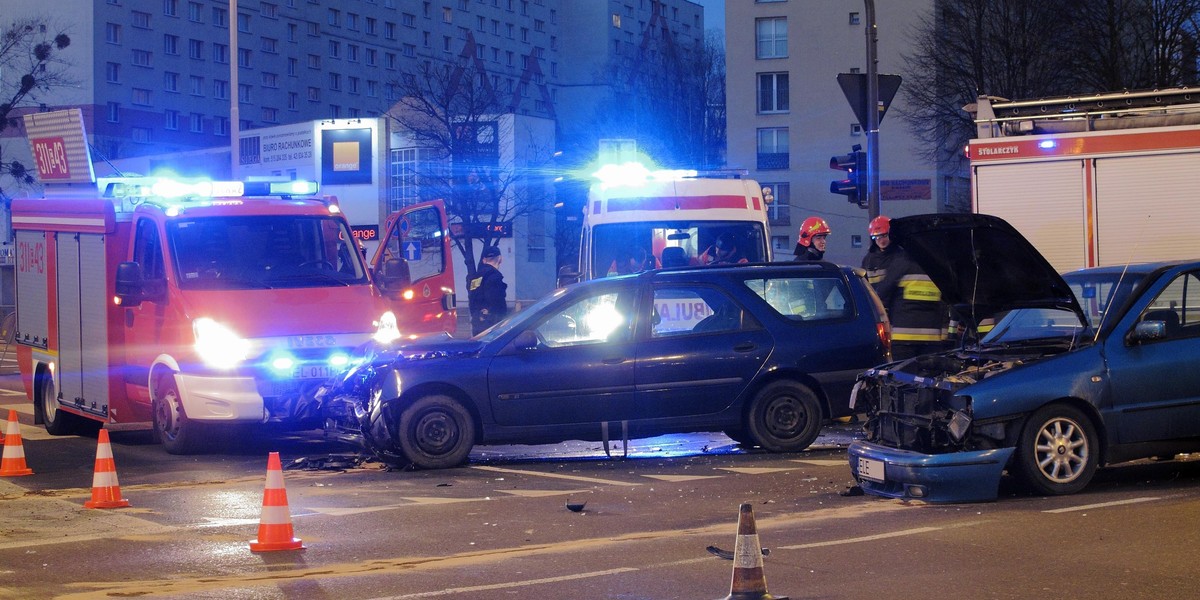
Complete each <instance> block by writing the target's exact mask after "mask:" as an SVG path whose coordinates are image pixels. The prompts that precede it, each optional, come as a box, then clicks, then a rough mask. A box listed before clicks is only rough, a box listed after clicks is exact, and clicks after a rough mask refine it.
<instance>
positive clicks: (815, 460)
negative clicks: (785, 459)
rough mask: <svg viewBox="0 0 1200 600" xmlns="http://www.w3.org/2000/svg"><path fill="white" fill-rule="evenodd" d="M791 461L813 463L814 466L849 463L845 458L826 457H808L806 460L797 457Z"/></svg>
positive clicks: (805, 463)
mask: <svg viewBox="0 0 1200 600" xmlns="http://www.w3.org/2000/svg"><path fill="white" fill-rule="evenodd" d="M792 462H794V463H800V464H802V465H813V466H814V467H841V466H845V465H847V464H849V463H847V462H846V461H845V460H832V459H827V458H810V459H806V460H801V459H797V460H793V461H792Z"/></svg>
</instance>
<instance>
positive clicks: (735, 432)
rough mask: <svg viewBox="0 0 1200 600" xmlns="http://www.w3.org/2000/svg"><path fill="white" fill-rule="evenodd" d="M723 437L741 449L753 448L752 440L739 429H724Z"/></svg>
mask: <svg viewBox="0 0 1200 600" xmlns="http://www.w3.org/2000/svg"><path fill="white" fill-rule="evenodd" d="M725 435H726V437H728V438H729V439H731V440H733V441H735V442H737V443H738V444H739V445H741V446H742V447H743V448H753V447H754V445H755V444H754V438H752V437H750V436H749V435H746V431H745V430H744V429H741V428H738V429H726V430H725Z"/></svg>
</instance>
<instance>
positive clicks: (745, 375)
mask: <svg viewBox="0 0 1200 600" xmlns="http://www.w3.org/2000/svg"><path fill="white" fill-rule="evenodd" d="M889 344H890V329H889V328H888V323H887V319H886V316H885V314H884V310H883V306H882V304H880V302H879V298H878V296H876V295H875V293H874V291H872V289H871V286H870V285H869V284H868V283H867V282H866V280H865V279H864V278H863V272H862V271H861V270H857V269H852V268H849V267H840V266H837V265H833V264H830V263H811V264H797V263H770V264H746V265H737V266H728V267H691V268H681V269H664V270H659V271H648V272H645V273H641V274H636V275H626V276H618V277H608V278H603V279H594V280H591V281H586V282H583V283H579V284H574V285H570V286H567V287H564V288H560V289H558V290H555V291H554V292H552V293H551V294H549V295H547V296H546V297H544V298H542V299H540V300H539V301H537V302H535V303H534V304H532V305H530V306H529V307H527V308H525V309H524V310H522V311H521V312H519V313H516V314H514V315H510V316H509V317H507V318H506V319H505V320H503V321H501V322H499V323H497V324H496V325H494V326H492V327H491V328H490V329H488V330H487V331H484V332H483V333H481V334H480V335H478V336H475V337H474V338H471V339H469V340H463V339H451V338H449V337H447V336H442V337H440V338H436V337H434V338H430V337H426V338H419V339H415V340H405V341H399V342H396V343H393V344H372V345H370V346H369V347H367V348H365V349H364V351H363V355H362V357H361V360H360V361H359V362H358V364H356V365H355V366H354V367H353V368H351V369H349V370H348V371H346V372H345V373H344V374H342V375H341V376H340V377H339V378H337V379H336V380H334V381H333V382H332V383H330V384H327V386H326V388H324V390H323V391H322V393H321V398H322V403H323V410H324V412H325V414H326V416H327V417H328V421H327V423H328V424H329V425H330V426H331V427H332V428H333V430H334V431H335V432H336V433H337V434H338V435H345V436H346V437H347V438H349V439H352V440H355V441H359V442H362V443H363V444H364V445H366V446H367V447H368V448H369V449H371V450H372V451H373V452H374V453H375V454H376V456H378V457H380V458H381V459H383V460H385V461H387V462H390V463H394V464H412V465H415V466H417V467H420V468H440V467H450V466H454V465H458V464H461V463H462V462H464V461H466V460H467V458H468V456H469V453H470V451H471V448H472V446H474V445H475V444H476V443H480V444H502V443H523V444H538V443H554V442H559V441H564V440H572V439H579V440H601V441H604V442H605V448H606V451H607V448H608V438H609V437H610V436H611V437H612V438H613V439H621V438H620V437H619V436H624V437H625V439H631V438H639V437H649V436H654V435H662V434H668V433H686V432H698V431H718V432H722V431H723V432H725V433H727V434H728V435H729V436H730V437H731V438H733V439H734V440H737V441H739V442H743V443H745V444H750V445H754V446H759V447H762V448H764V449H766V450H769V451H774V452H795V451H800V450H803V449H805V448H806V447H808V445H809V444H811V443H812V442H813V440H814V439H816V437H817V435H818V434H819V432H820V430H821V427H822V425H823V424H824V423H825V422H826V421H828V420H829V419H830V418H833V417H838V416H842V415H847V414H849V412H850V410H849V398H850V390H851V388H852V387H853V385H854V383H855V380H856V378H857V376H858V374H859V373H861V372H862V371H863V370H864V369H867V368H869V367H871V366H872V365H877V364H880V363H882V362H885V361H887V360H888V359H889V358H890V353H889V347H890V346H889Z"/></svg>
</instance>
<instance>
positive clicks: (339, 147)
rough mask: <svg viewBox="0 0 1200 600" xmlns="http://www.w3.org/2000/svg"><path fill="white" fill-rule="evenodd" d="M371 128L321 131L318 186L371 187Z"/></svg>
mask: <svg viewBox="0 0 1200 600" xmlns="http://www.w3.org/2000/svg"><path fill="white" fill-rule="evenodd" d="M372 141H373V138H372V136H371V129H370V128H361V129H325V130H322V131H321V183H322V184H324V185H330V184H333V185H340V184H354V183H364V184H369V183H371V173H372V163H371V157H372Z"/></svg>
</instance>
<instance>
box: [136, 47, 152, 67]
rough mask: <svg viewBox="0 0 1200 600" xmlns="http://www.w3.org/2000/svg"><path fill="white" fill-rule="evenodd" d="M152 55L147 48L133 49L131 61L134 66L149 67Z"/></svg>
mask: <svg viewBox="0 0 1200 600" xmlns="http://www.w3.org/2000/svg"><path fill="white" fill-rule="evenodd" d="M153 56H154V55H153V54H151V53H150V52H149V51H148V50H134V51H133V61H132V62H133V64H134V65H135V66H138V67H149V66H150V59H151V58H152V57H153Z"/></svg>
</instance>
